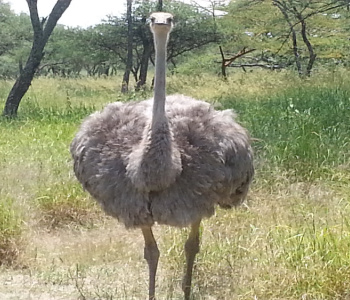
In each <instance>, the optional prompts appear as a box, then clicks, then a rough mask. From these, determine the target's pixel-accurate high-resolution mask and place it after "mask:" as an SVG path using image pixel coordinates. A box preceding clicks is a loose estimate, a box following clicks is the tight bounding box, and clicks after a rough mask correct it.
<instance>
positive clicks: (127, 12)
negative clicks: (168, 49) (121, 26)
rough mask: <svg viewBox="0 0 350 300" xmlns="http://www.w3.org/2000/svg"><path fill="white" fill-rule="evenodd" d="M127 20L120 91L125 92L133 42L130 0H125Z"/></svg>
mask: <svg viewBox="0 0 350 300" xmlns="http://www.w3.org/2000/svg"><path fill="white" fill-rule="evenodd" d="M126 16H127V21H128V49H127V60H126V66H125V72H124V76H123V82H122V88H121V92H122V93H127V92H128V90H129V79H130V72H131V68H132V44H133V32H132V0H127V11H126Z"/></svg>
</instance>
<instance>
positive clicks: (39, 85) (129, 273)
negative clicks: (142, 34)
mask: <svg viewBox="0 0 350 300" xmlns="http://www.w3.org/2000/svg"><path fill="white" fill-rule="evenodd" d="M289 2H290V3H291V2H293V1H292V0H291V1H289ZM311 2H312V1H311ZM137 3H138V2H137ZM137 3H135V4H137ZM212 3H214V2H212ZM295 3H299V2H298V1H295ZM141 4H142V5H145V6H146V8H147V7H148V8H147V9H151V8H152V6H151V5H150V6H147V5H149V4H152V2H151V1H142V3H141ZM141 4H140V5H141ZM142 5H141V6H137V5H136V6H135V9H141V8H145V7H144V6H142ZM146 8H145V11H146ZM221 8H222V9H224V10H225V11H226V12H227V14H226V15H225V16H223V17H221V18H218V17H215V18H214V19H215V22H213V16H212V15H210V18H209V17H205V18H204V17H203V12H198V11H199V10H198V9H197V8H196V9H193V7H189V6H184V7H182V6H181V5H179V6H178V7H177V9H179V11H182V12H184V15H183V18H184V19H186V18H189V17H190V16H191V14H194V20H196V22H200V21H201V20H204V21H205V22H206V23H205V24H209V25H210V26H212V27H210V28H212V29H213V31H210V32H211V33H213V36H214V37H215V41H214V42H211V43H208V44H207V43H205V45H204V46H203V47H200V48H199V49H191V51H189V52H185V54H183V55H178V56H175V57H174V58H173V62H171V61H169V69H170V72H169V73H168V74H169V76H168V93H184V94H187V95H190V96H193V97H195V98H199V99H203V100H206V101H209V102H212V103H213V105H215V106H216V107H217V109H225V108H233V109H235V111H236V112H237V113H238V120H239V121H240V122H241V123H242V124H243V125H244V126H246V127H247V128H248V130H249V131H250V133H251V135H252V137H253V147H254V150H255V157H256V158H255V162H256V168H257V174H256V177H255V181H254V184H253V186H252V190H251V193H250V195H249V198H248V200H247V202H246V204H245V205H244V206H242V207H241V208H239V209H237V210H234V211H224V210H220V209H218V210H217V213H216V215H215V216H214V217H212V218H211V219H209V220H205V222H204V224H203V230H202V243H201V252H200V254H199V255H198V259H197V264H196V268H195V274H194V283H193V290H194V294H193V299H350V246H349V245H350V220H349V215H350V214H349V213H350V207H349V203H350V196H349V195H350V164H349V161H350V144H349V143H350V122H349V119H350V87H349V84H348V83H349V80H350V73H349V67H348V66H349V41H348V39H349V30H348V29H349V12H348V11H347V9H346V7H342V8H339V9H337V10H332V11H330V12H327V13H320V14H316V15H313V16H312V17H310V18H309V19H308V34H309V38H310V41H311V42H312V44H313V45H314V50H315V52H316V53H317V59H316V62H315V66H314V67H313V71H312V73H311V76H305V74H298V72H297V68H296V65H295V57H294V54H293V50H292V48H293V43H292V41H291V39H290V38H289V36H288V35H286V32H287V33H288V32H289V27H288V25H287V24H286V23H285V19H284V18H283V16H282V15H281V14H280V12H279V10H278V8H277V7H276V6H273V5H272V1H236V2H233V1H232V2H231V3H230V4H229V5H228V6H225V7H221ZM0 10H1V14H0V23H1V24H2V27H1V31H0V36H1V38H0V49H1V52H0V74H1V77H2V79H1V80H0V103H1V105H4V104H5V100H6V97H7V94H8V93H9V91H10V89H11V86H12V84H13V79H14V78H15V77H16V76H17V75H18V74H17V73H18V64H19V62H21V61H23V60H24V59H25V57H26V55H27V54H28V49H29V48H30V43H31V38H32V37H31V34H32V33H31V31H30V28H31V25H30V19H29V17H28V16H26V15H20V16H18V15H15V14H14V13H13V12H12V11H11V10H10V8H9V7H8V5H6V4H5V3H4V2H0ZM211 11H212V10H211ZM201 16H202V17H201ZM136 19H137V18H136ZM178 24H179V23H178ZM195 24H197V25H198V28H199V29H198V30H202V27H201V26H199V25H200V24H201V23H195ZM202 25H203V24H202ZM123 26H125V24H124V23H123V22H122V17H121V18H120V19H118V18H113V17H111V18H108V20H107V22H105V23H102V24H99V25H96V26H94V27H91V28H87V29H82V28H65V27H64V26H58V27H57V28H56V29H55V32H54V34H53V36H52V39H51V40H50V41H49V44H48V46H47V49H46V54H45V57H44V60H43V61H42V64H41V67H40V68H39V72H38V74H37V76H36V78H35V80H34V81H33V83H32V86H31V88H30V90H29V92H28V93H27V94H26V96H25V97H24V99H23V102H22V103H21V107H20V110H19V114H18V116H17V118H14V119H9V118H5V117H1V118H0V128H1V139H0V265H1V266H0V298H1V299H144V298H145V295H146V293H147V274H146V273H147V268H146V263H145V262H144V260H143V257H142V255H143V251H142V250H140V249H142V248H143V241H142V238H141V234H140V232H138V231H137V230H135V231H126V230H125V229H124V228H123V227H122V226H121V225H119V224H118V223H117V222H116V221H115V220H112V219H110V218H108V217H106V216H105V215H104V214H103V213H102V212H101V211H100V209H99V207H97V205H95V203H94V201H93V200H92V199H91V198H90V197H89V196H88V195H87V194H86V193H85V192H84V191H83V190H82V189H81V187H80V185H79V184H78V183H77V181H76V180H75V178H74V175H73V172H72V163H71V158H70V156H69V151H68V148H69V143H70V141H71V140H72V138H73V136H74V133H75V132H76V130H77V128H78V126H79V124H80V123H81V121H82V119H83V118H84V117H86V116H87V115H89V114H90V113H91V112H93V111H95V110H98V109H101V108H102V107H103V106H104V105H105V104H106V103H109V102H112V101H131V100H135V101H138V100H140V99H145V98H147V97H151V95H152V90H151V88H150V86H151V77H152V67H150V72H149V77H148V81H147V85H146V86H145V87H144V88H142V89H140V90H139V91H137V90H132V89H131V90H130V91H129V93H121V92H119V90H120V86H121V82H122V74H123V72H124V67H125V64H124V61H123V59H124V57H125V53H123V56H118V52H117V51H119V50H117V48H113V49H110V50H107V49H108V47H104V46H103V47H102V46H101V44H99V43H100V42H101V40H99V39H98V37H100V38H101V36H102V37H103V38H104V39H105V40H106V41H108V42H111V43H112V42H113V43H116V41H121V42H122V41H123V39H125V38H126V37H123V36H117V37H116V35H115V34H116V32H119V31H120V33H123V32H124V30H123V28H124V27H123ZM297 26H299V25H296V27H295V28H296V30H297V32H299V31H298V30H299V29H298V28H299V27H297ZM137 28H138V27H136V28H135V30H137ZM179 28H181V26H180V25H179ZM112 29H113V30H114V31H109V30H112ZM185 29H186V28H185ZM185 29H184V30H185ZM118 30H119V31H118ZM196 32H200V34H198V35H199V36H200V35H205V30H202V31H196ZM190 33H191V28H188V34H189V35H184V36H183V37H186V39H188V40H189V41H191V39H192V41H193V38H194V37H193V36H192V35H190ZM108 34H110V35H108ZM174 35H175V37H176V38H179V39H180V38H181V35H180V34H179V35H177V34H176V32H174ZM213 36H210V37H213ZM207 37H209V35H208V36H206V37H202V39H201V40H202V41H203V40H204V41H207V40H206V39H205V38H207ZM287 37H288V38H289V39H287ZM298 39H299V45H301V46H300V48H299V49H300V50H299V51H300V56H301V57H302V60H301V63H302V64H305V63H307V62H308V59H309V57H308V51H307V49H306V48H305V47H304V46H302V45H303V44H302V38H301V37H299V36H298ZM179 41H180V42H181V39H180V40H179ZM137 42H138V41H137V40H135V45H136V46H135V51H134V55H135V60H134V61H135V62H136V63H137V61H138V60H137V59H136V56H137V53H139V50H140V49H142V48H141V44H142V43H141V44H137ZM175 44H176V43H174V45H175ZM185 44H186V43H185V42H183V43H182V45H185ZM219 44H220V45H221V46H222V48H223V49H224V50H226V51H225V55H226V56H227V57H231V56H234V55H235V54H236V53H238V52H239V50H241V49H242V48H243V47H248V48H251V49H252V48H256V49H257V50H256V51H254V52H252V53H251V54H250V56H248V55H247V56H245V57H242V58H240V60H235V61H234V62H233V64H237V65H239V64H240V65H242V64H253V63H254V64H257V61H258V63H259V64H265V65H268V66H271V65H279V66H281V68H276V69H275V70H271V69H273V68H266V67H245V71H244V70H243V69H242V68H227V70H228V72H227V73H228V74H227V75H228V76H227V78H226V79H224V78H222V77H221V76H220V64H221V56H220V52H219V49H218V45H219ZM282 45H283V47H281V46H282ZM112 46H113V45H112ZM112 46H111V47H112ZM137 47H139V48H137ZM174 47H175V46H174ZM103 49H105V51H103ZM176 49H177V48H176ZM176 49H174V50H173V51H174V53H176V51H179V50H176ZM227 52H229V53H227ZM119 54H120V55H122V53H121V52H120V53H119ZM262 58H263V59H262ZM95 65H96V70H99V71H96V72H95V73H94V72H91V73H89V70H94V68H95V67H94V66H95ZM151 65H152V63H151ZM76 66H79V67H80V69H79V71H78V70H76V69H75V68H76ZM107 66H108V72H107V73H106V72H105V71H106V68H102V67H107ZM136 66H137V65H136ZM134 67H135V66H134ZM50 68H51V69H50ZM53 68H56V70H58V71H54V69H53ZM111 70H113V72H112V71H111ZM135 70H136V69H135ZM137 74H139V73H137ZM137 79H138V78H135V85H136V81H137ZM186 235H187V229H174V228H167V227H156V237H157V240H158V241H159V244H160V251H161V260H160V267H159V274H158V280H157V290H158V294H159V296H160V299H181V298H182V292H181V288H180V285H181V284H180V281H181V277H182V268H183V264H184V257H183V249H182V247H183V242H184V240H185V239H186Z"/></svg>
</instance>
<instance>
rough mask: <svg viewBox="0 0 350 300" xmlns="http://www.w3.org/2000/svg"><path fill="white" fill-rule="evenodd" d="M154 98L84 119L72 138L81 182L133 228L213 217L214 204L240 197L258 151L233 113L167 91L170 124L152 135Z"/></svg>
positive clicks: (230, 203) (233, 202)
mask: <svg viewBox="0 0 350 300" xmlns="http://www.w3.org/2000/svg"><path fill="white" fill-rule="evenodd" d="M152 103H153V101H152V100H146V101H142V102H133V103H127V104H125V103H120V102H116V103H112V104H109V105H107V106H106V108H105V109H104V110H103V111H102V112H97V113H94V114H93V115H91V116H90V117H88V118H87V119H86V120H85V121H84V123H83V124H82V126H81V128H80V131H79V132H78V133H77V135H76V137H75V138H74V140H73V142H72V145H71V153H72V155H73V158H74V170H75V173H76V176H77V178H78V179H79V181H80V182H81V183H82V185H83V187H84V188H85V189H86V190H87V191H88V192H89V193H90V194H91V195H92V196H93V197H94V198H95V199H96V200H97V201H98V202H100V203H101V204H102V207H103V209H104V211H105V212H106V213H107V214H109V215H111V216H113V217H116V218H118V219H119V220H120V221H122V222H123V223H124V224H125V225H126V226H127V227H135V226H144V225H147V226H149V225H152V224H154V223H155V222H157V223H159V224H167V225H172V226H179V227H183V226H188V225H190V224H192V223H193V222H194V221H196V220H198V219H201V218H203V217H210V216H211V215H212V214H213V213H214V207H215V205H216V204H219V205H221V206H222V207H225V208H227V207H232V206H234V205H237V204H240V203H241V202H242V201H243V199H244V197H245V195H246V193H247V190H248V186H249V183H250V181H251V179H252V175H253V167H252V153H251V150H250V146H249V137H248V135H247V133H246V131H245V129H243V128H242V127H241V126H240V125H238V124H237V123H236V122H235V121H234V119H233V117H234V114H233V112H232V111H231V110H225V111H216V110H214V109H213V107H212V106H211V105H210V104H208V103H206V102H203V101H198V100H194V99H192V98H190V97H186V96H182V95H172V96H168V97H167V99H166V114H167V116H168V119H169V128H166V127H165V128H163V130H164V131H163V132H159V133H158V132H156V133H153V137H152V132H151V130H150V123H151V118H152ZM152 138H154V139H155V140H154V141H151V139H152ZM168 151H169V152H172V153H171V155H169V156H170V157H171V158H173V161H168V160H169V158H168V157H167V154H168V153H167V152H168ZM169 166H170V167H169ZM158 174H159V175H158Z"/></svg>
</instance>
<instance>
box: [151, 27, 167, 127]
mask: <svg viewBox="0 0 350 300" xmlns="http://www.w3.org/2000/svg"><path fill="white" fill-rule="evenodd" d="M167 42H168V34H165V33H163V34H162V33H161V34H155V35H154V46H155V49H156V67H155V82H154V103H153V117H152V127H153V126H155V125H156V123H159V121H160V122H164V121H165V120H166V116H165V80H166V79H165V78H166V74H165V73H166V47H167Z"/></svg>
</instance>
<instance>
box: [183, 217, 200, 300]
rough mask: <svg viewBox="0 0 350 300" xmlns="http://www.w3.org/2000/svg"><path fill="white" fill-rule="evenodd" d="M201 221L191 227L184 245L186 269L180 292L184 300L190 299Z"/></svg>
mask: <svg viewBox="0 0 350 300" xmlns="http://www.w3.org/2000/svg"><path fill="white" fill-rule="evenodd" d="M200 223H201V220H199V221H197V222H195V223H193V224H192V226H191V232H190V235H189V236H188V239H187V241H186V244H185V255H186V269H185V276H184V279H183V282H182V290H183V291H184V294H185V300H189V299H190V294H191V281H192V269H193V264H194V259H195V257H196V254H197V253H198V252H199V226H200Z"/></svg>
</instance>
